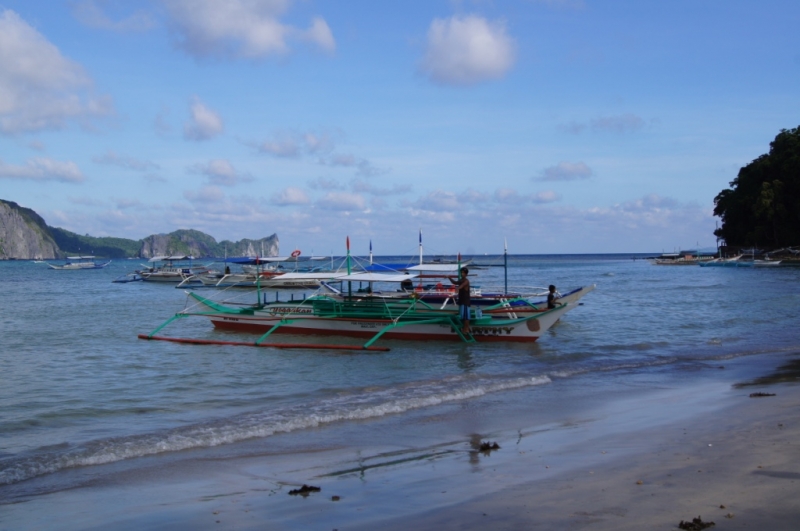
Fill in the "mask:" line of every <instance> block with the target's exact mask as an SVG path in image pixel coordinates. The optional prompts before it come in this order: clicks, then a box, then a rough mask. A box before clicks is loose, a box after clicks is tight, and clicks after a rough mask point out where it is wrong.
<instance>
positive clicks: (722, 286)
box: [0, 255, 800, 502]
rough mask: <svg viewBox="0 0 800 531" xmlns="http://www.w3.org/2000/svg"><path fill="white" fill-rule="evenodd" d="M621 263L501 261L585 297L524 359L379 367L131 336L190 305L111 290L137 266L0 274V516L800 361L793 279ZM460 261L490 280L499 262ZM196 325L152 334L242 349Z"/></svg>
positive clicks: (423, 355)
mask: <svg viewBox="0 0 800 531" xmlns="http://www.w3.org/2000/svg"><path fill="white" fill-rule="evenodd" d="M633 258H634V257H633V255H624V256H622V255H560V256H556V255H553V256H512V257H510V258H509V269H508V272H507V274H508V283H509V285H510V286H547V285H548V284H551V283H552V284H555V285H557V286H558V288H559V290H561V291H567V290H570V289H572V288H575V287H579V286H583V285H587V284H597V289H596V290H595V291H594V292H592V293H590V294H589V295H587V296H586V297H585V298H584V299H583V303H584V304H583V305H582V306H580V307H578V308H576V309H574V310H573V311H572V312H570V313H569V314H567V315H566V316H565V317H564V318H563V319H562V320H561V322H560V323H559V324H557V325H556V326H555V327H554V328H553V329H552V330H550V331H549V332H548V333H547V334H546V335H545V336H544V337H543V338H542V339H541V340H540V341H539V342H537V343H535V344H529V345H504V344H488V345H482V344H475V345H466V344H460V343H422V342H384V343H383V345H385V346H389V347H390V348H391V350H390V351H389V352H381V353H375V352H369V353H367V352H342V351H326V350H291V351H284V350H273V349H255V348H246V347H234V346H192V345H180V344H169V343H163V342H149V341H143V340H140V339H137V334H140V333H149V332H151V331H153V330H154V329H155V328H156V327H157V326H158V325H160V324H161V323H162V322H164V321H165V320H166V319H168V318H169V317H170V316H172V315H173V314H174V313H175V312H176V311H179V310H181V309H182V308H183V307H184V305H185V304H186V303H187V296H186V294H185V292H184V291H183V290H181V289H175V287H174V285H162V284H153V283H144V282H135V283H129V284H115V283H112V282H111V281H112V280H113V279H114V278H116V277H118V276H120V275H122V274H124V273H126V272H128V271H130V270H132V269H134V268H136V267H138V266H139V264H138V261H115V262H113V263H112V264H111V265H110V266H109V267H108V268H106V269H103V270H92V271H54V270H49V269H48V268H47V266H46V265H45V264H35V263H31V262H21V261H16V262H0V301H1V304H0V502H3V501H5V502H9V501H14V500H18V499H24V498H26V497H30V496H35V495H37V493H40V492H41V493H43V492H48V491H52V490H53V489H64V488H69V487H70V485H72V484H76V483H80V482H85V481H90V480H91V478H92V477H94V476H95V475H98V474H101V473H102V471H103V470H104V467H112V466H116V467H120V466H125V467H128V468H135V467H136V466H137V463H141V462H144V460H146V459H148V458H149V457H152V456H161V457H169V456H187V455H194V454H191V452H195V453H197V454H196V455H202V452H208V451H212V449H214V450H213V451H216V452H222V454H224V455H225V456H236V455H237V453H239V452H243V453H245V452H252V451H253V445H254V443H255V444H257V445H264V444H268V443H269V441H270V440H275V439H276V438H277V437H278V436H281V435H285V434H296V435H299V436H300V438H302V439H303V440H306V441H308V440H313V441H315V444H317V445H318V446H320V447H325V446H326V445H328V444H330V445H333V444H343V443H342V441H340V440H337V441H328V440H327V439H326V433H327V430H331V429H333V428H335V427H337V426H338V427H341V426H342V425H346V424H347V423H361V425H364V423H367V424H366V425H367V426H368V425H369V423H370V422H375V421H376V420H378V419H380V420H381V422H382V426H383V427H382V429H389V430H390V431H391V429H392V426H394V427H395V429H396V430H397V432H398V433H401V430H402V433H404V434H408V433H410V432H413V430H414V429H415V422H416V421H415V419H417V418H421V417H420V414H423V415H424V416H425V419H426V421H425V422H426V425H425V426H418V427H419V429H426V430H430V429H431V428H430V423H431V422H432V421H431V420H430V419H431V418H435V413H437V412H440V413H442V414H452V415H457V414H458V411H461V410H468V409H469V408H470V404H475V403H477V401H480V400H485V399H486V397H492V400H494V401H495V402H504V401H505V402H506V403H508V404H509V405H510V410H513V407H511V405H513V403H514V402H515V401H516V400H517V399H518V398H519V397H520V396H522V395H520V394H519V393H520V390H522V389H528V390H531V389H535V390H536V393H537V394H536V395H535V397H538V398H536V400H542V401H543V402H546V401H550V402H552V403H556V402H557V400H556V399H558V400H563V399H569V395H566V396H564V395H563V393H564V391H563V390H564V389H565V388H566V389H569V388H572V389H582V391H581V392H582V393H587V392H590V391H591V390H592V386H595V387H597V389H598V390H599V389H600V387H601V386H602V388H603V389H606V390H607V389H609V388H610V387H609V386H608V384H609V382H611V383H612V384H613V385H625V382H626V381H628V380H629V379H630V375H632V374H633V375H638V376H639V378H638V380H637V381H640V382H641V381H642V378H641V376H642V375H645V376H647V377H649V378H650V380H649V381H652V382H653V384H654V385H657V384H658V382H659V381H660V380H661V379H668V378H674V377H675V376H676V375H683V374H687V375H690V374H692V373H693V372H696V371H698V370H701V369H703V368H708V367H714V366H717V365H720V364H722V363H724V360H727V359H731V358H741V357H751V358H753V359H757V358H758V357H759V356H764V355H768V354H770V353H776V352H778V353H781V352H785V353H793V352H797V351H800V333H798V316H799V315H800V312H799V311H798V308H800V268H798V267H783V266H781V267H776V268H764V269H746V268H738V269H725V268H700V267H692V266H684V267H674V266H673V267H667V266H655V265H651V264H650V263H649V262H647V261H645V260H642V259H641V258H642V256H641V255H640V256H638V257H637V258H639V259H636V260H635V259H633ZM381 260H385V261H398V260H400V258H398V257H392V258H389V257H387V258H384V259H381ZM475 262H476V264H486V265H500V264H502V257H491V256H486V257H478V258H477V259H476V260H475ZM471 276H472V281H473V284H474V285H479V286H481V287H483V288H489V287H491V286H502V285H503V283H504V270H503V268H500V267H486V268H480V267H473V268H472V271H471ZM204 293H208V291H205V292H204ZM239 293H240V294H241V292H239ZM268 296H269V297H274V294H270V295H268ZM281 296H282V297H283V298H286V297H288V296H289V292H283V294H282V295H281ZM298 296H299V295H298ZM247 297H250V298H252V299H254V296H253V295H247V296H245V298H247ZM195 319H196V320H192V319H183V320H180V321H179V322H176V323H174V325H171V326H170V327H168V328H167V329H166V330H165V333H167V334H169V335H175V336H184V337H211V338H220V337H223V338H225V339H239V337H238V336H237V335H236V334H230V333H222V332H216V331H214V330H213V328H212V326H211V324H210V323H209V322H208V321H205V320H203V319H201V318H195ZM241 337H246V336H241ZM250 338H252V336H250ZM645 380H648V378H645ZM559 381H572V382H574V383H575V385H573V386H571V387H564V386H560V387H559V386H557V385H555V384H556V383H557V382H559ZM557 389H561V391H559V392H561V393H562V396H561V397H554V396H553V395H554V393H556V390H557ZM587 390H588V391H587ZM525 396H526V400H527V399H528V398H529V397H530V395H525ZM597 399H598V400H602V394H599V393H598V396H597ZM552 415H555V413H552ZM551 420H552V419H551ZM387 426H388V428H387ZM286 451H287V453H288V452H289V450H286ZM187 452H188V453H187ZM287 455H288V454H287Z"/></svg>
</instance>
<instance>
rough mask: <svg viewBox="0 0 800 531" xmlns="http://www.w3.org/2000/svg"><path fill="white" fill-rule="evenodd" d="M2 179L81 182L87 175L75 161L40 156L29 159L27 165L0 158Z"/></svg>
mask: <svg viewBox="0 0 800 531" xmlns="http://www.w3.org/2000/svg"><path fill="white" fill-rule="evenodd" d="M0 179H19V180H24V181H61V182H65V183H80V182H83V181H84V180H85V177H84V176H83V173H81V170H80V168H78V165H77V164H75V163H74V162H71V161H68V162H61V161H58V160H53V159H49V158H45V157H38V158H33V159H30V160H28V162H27V163H26V165H25V166H16V165H13V164H6V163H5V162H3V160H2V159H0Z"/></svg>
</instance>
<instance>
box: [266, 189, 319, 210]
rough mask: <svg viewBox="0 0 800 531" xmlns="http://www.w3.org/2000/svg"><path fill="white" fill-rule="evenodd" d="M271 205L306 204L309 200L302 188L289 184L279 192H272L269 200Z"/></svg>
mask: <svg viewBox="0 0 800 531" xmlns="http://www.w3.org/2000/svg"><path fill="white" fill-rule="evenodd" d="M271 202H272V204H273V205H279V206H290V205H307V204H309V203H310V202H311V201H310V200H309V199H308V195H307V194H306V193H305V191H304V190H303V189H302V188H296V187H294V186H289V187H288V188H284V189H283V190H281V191H280V192H278V193H276V194H274V195H273V196H272V200H271Z"/></svg>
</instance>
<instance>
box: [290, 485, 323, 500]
mask: <svg viewBox="0 0 800 531" xmlns="http://www.w3.org/2000/svg"><path fill="white" fill-rule="evenodd" d="M321 490H322V489H320V488H319V487H314V486H311V485H303V486H302V487H300V488H299V489H292V490H290V491H289V495H291V496H297V495H298V494H299V495H300V496H303V497H306V496H308V495H309V494H311V493H312V492H319V491H321Z"/></svg>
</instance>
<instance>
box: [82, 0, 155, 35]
mask: <svg viewBox="0 0 800 531" xmlns="http://www.w3.org/2000/svg"><path fill="white" fill-rule="evenodd" d="M107 4H108V2H107V1H104V0H82V1H80V2H76V3H74V4H72V14H73V15H74V16H75V18H76V19H77V20H78V21H79V22H80V23H82V24H84V25H85V26H88V27H90V28H96V29H103V30H110V31H117V32H133V31H147V30H149V29H151V28H153V27H154V26H155V25H156V22H155V19H154V18H153V17H152V16H151V15H150V14H149V13H147V12H146V11H135V12H133V13H131V14H129V15H128V16H126V17H122V18H119V19H118V20H112V19H111V17H109V16H108V15H107V14H106V12H105V11H104V9H103V7H106V6H107ZM109 7H111V6H109ZM114 7H118V6H114Z"/></svg>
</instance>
